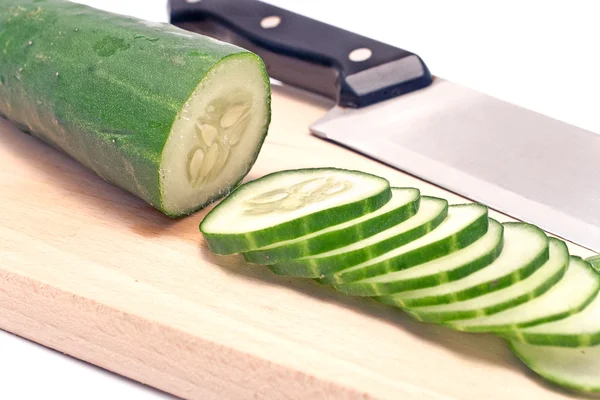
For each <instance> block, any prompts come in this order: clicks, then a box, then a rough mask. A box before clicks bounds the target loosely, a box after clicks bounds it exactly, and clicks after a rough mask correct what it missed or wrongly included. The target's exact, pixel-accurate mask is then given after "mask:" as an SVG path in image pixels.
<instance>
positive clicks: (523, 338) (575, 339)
mask: <svg viewBox="0 0 600 400" xmlns="http://www.w3.org/2000/svg"><path fill="white" fill-rule="evenodd" d="M599 294H600V290H599V291H598V292H596V294H595V295H594V296H591V297H590V299H589V301H587V302H585V303H584V304H583V305H582V306H581V307H578V308H577V309H573V310H571V311H570V312H568V313H566V312H565V313H562V314H555V315H553V316H551V317H549V318H543V319H542V318H540V319H538V320H537V321H535V322H529V323H528V324H527V325H525V326H523V325H520V326H518V327H516V328H513V329H512V330H501V331H500V330H499V331H494V333H495V334H496V335H498V336H500V337H502V338H504V339H506V340H513V341H517V342H521V343H527V344H534V345H539V346H559V347H589V346H595V345H598V344H600V332H595V333H593V334H589V335H542V334H530V333H525V332H522V331H521V329H520V328H527V327H531V326H535V325H541V324H543V323H547V322H552V321H558V320H561V319H565V318H567V317H570V316H571V315H574V314H577V313H578V312H580V311H581V310H583V309H584V308H585V307H586V306H587V305H588V304H590V303H591V302H592V301H594V300H595V298H596V297H597V296H598V295H599Z"/></svg>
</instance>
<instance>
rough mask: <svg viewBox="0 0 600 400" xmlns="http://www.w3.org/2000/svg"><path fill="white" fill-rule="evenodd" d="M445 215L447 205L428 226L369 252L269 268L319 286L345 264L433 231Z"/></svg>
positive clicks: (389, 239)
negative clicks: (314, 280)
mask: <svg viewBox="0 0 600 400" xmlns="http://www.w3.org/2000/svg"><path fill="white" fill-rule="evenodd" d="M423 198H427V196H422V197H421V199H423ZM447 215H448V205H447V203H446V206H445V207H444V209H443V210H442V212H441V213H440V214H439V215H438V216H437V217H436V218H434V219H433V220H431V221H429V222H428V223H426V224H423V225H420V226H417V227H415V228H414V229H412V230H411V231H408V232H404V233H402V234H400V235H398V236H395V237H391V238H388V239H386V240H384V241H382V242H380V243H377V244H376V245H373V246H370V247H369V248H368V249H365V248H362V249H357V250H355V251H352V252H349V253H344V255H336V256H331V257H319V258H307V259H298V260H290V261H286V262H283V263H278V264H273V265H269V266H268V268H269V269H270V270H271V271H272V272H274V273H276V274H278V275H285V276H292V277H297V278H315V279H322V280H323V281H322V282H321V283H329V282H328V281H327V279H326V274H329V273H333V272H335V271H337V270H340V269H341V268H344V267H346V266H348V265H350V266H352V265H357V264H360V263H362V262H364V261H367V260H368V259H370V258H373V257H377V256H379V255H381V254H384V253H386V252H388V251H390V250H393V249H394V248H396V247H398V246H402V245H404V244H406V243H409V242H412V241H413V240H416V239H418V238H420V237H421V236H424V235H426V234H427V233H429V232H431V231H432V230H433V229H435V228H436V227H437V226H438V225H440V224H441V223H442V222H443V221H444V219H445V218H446V216H447Z"/></svg>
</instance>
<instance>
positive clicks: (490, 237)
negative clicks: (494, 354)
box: [335, 219, 504, 296]
mask: <svg viewBox="0 0 600 400" xmlns="http://www.w3.org/2000/svg"><path fill="white" fill-rule="evenodd" d="M503 238H504V227H503V226H502V224H500V223H499V222H497V221H495V220H493V219H490V221H489V227H488V231H487V232H486V234H485V235H483V237H481V238H480V239H479V240H477V241H476V242H475V243H473V244H471V245H470V246H467V247H465V248H464V249H461V250H458V251H456V252H453V253H450V254H449V255H447V256H445V257H441V258H439V259H435V260H432V261H429V262H426V263H424V264H420V265H416V266H414V267H412V268H408V269H405V270H402V271H396V272H390V273H387V274H384V275H379V276H375V277H373V278H367V279H363V280H359V281H356V282H353V283H347V284H338V285H335V288H336V289H337V290H339V291H340V292H342V293H345V294H348V295H352V296H382V295H387V294H393V293H398V292H401V291H405V290H415V289H422V288H426V287H432V286H437V285H441V284H444V283H447V282H451V281H455V280H457V279H460V278H463V277H464V276H466V275H469V274H471V273H473V272H475V271H477V270H479V269H481V268H484V267H486V266H487V265H489V264H491V263H492V262H493V261H494V260H495V259H496V258H497V257H498V255H499V254H500V252H501V251H502V244H503Z"/></svg>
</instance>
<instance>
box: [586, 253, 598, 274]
mask: <svg viewBox="0 0 600 400" xmlns="http://www.w3.org/2000/svg"><path fill="white" fill-rule="evenodd" d="M585 261H587V262H588V263H590V265H591V266H592V268H594V269H595V270H596V271H598V272H600V255H596V256H592V257H589V258H586V259H585Z"/></svg>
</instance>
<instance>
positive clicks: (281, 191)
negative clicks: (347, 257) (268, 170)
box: [200, 168, 392, 254]
mask: <svg viewBox="0 0 600 400" xmlns="http://www.w3.org/2000/svg"><path fill="white" fill-rule="evenodd" d="M391 196H392V192H391V190H390V186H389V182H388V181H387V180H385V179H384V178H380V177H378V176H375V175H370V174H366V173H363V172H358V171H350V170H343V169H336V168H311V169H298V170H291V171H283V172H276V173H273V174H269V175H266V176H263V177H262V178H260V179H257V180H255V181H252V182H249V183H246V184H245V185H242V186H241V187H239V188H238V189H236V190H235V191H234V192H233V193H231V195H229V196H228V197H227V198H226V199H225V200H223V201H222V202H221V203H220V204H219V205H217V206H216V207H215V208H214V209H212V210H211V211H210V212H209V213H208V215H207V216H206V217H205V218H204V220H203V221H202V223H201V224H200V230H201V232H202V234H203V236H204V238H205V240H206V242H207V244H208V247H209V248H210V250H211V251H213V252H214V253H217V254H234V253H242V252H246V251H249V250H255V249H258V248H260V247H264V246H268V245H271V244H273V243H277V242H281V241H283V240H289V239H294V238H297V237H299V236H303V235H307V234H310V233H313V232H316V231H319V230H322V229H324V228H327V227H329V226H332V225H336V224H340V223H343V222H346V221H350V220H352V219H355V218H359V217H360V216H362V215H364V214H366V213H370V212H373V211H375V210H377V209H379V208H381V207H382V206H383V205H385V204H386V203H387V202H388V201H389V200H390V198H391Z"/></svg>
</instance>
